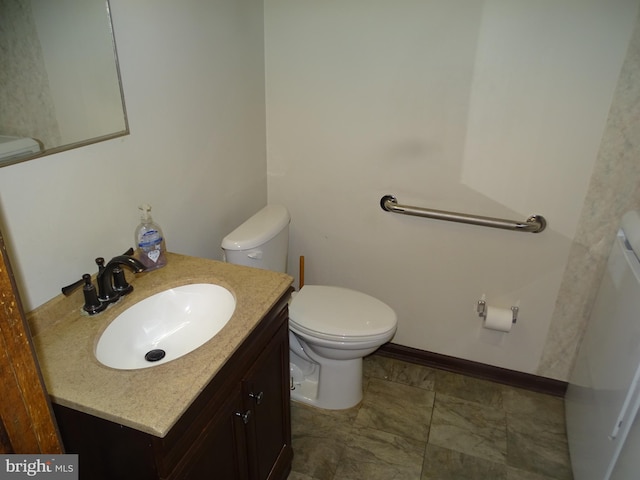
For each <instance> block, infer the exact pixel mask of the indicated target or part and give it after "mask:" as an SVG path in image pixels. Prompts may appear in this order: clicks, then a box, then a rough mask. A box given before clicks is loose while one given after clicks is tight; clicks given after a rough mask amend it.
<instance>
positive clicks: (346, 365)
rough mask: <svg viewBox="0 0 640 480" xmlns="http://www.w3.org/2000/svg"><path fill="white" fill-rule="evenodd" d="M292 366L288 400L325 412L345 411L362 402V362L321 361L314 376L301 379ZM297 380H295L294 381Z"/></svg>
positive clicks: (293, 365)
mask: <svg viewBox="0 0 640 480" xmlns="http://www.w3.org/2000/svg"><path fill="white" fill-rule="evenodd" d="M298 371H299V369H298V368H297V367H296V366H295V364H293V363H292V364H291V372H292V373H293V375H292V377H291V378H292V381H291V387H292V388H291V400H293V401H298V402H301V403H306V404H307V405H312V406H314V407H317V408H323V409H326V410H344V409H347V408H352V407H355V406H356V405H358V404H359V403H360V402H361V401H362V358H355V359H351V360H332V359H323V362H322V364H320V365H318V366H317V369H316V371H315V372H314V375H308V376H305V377H304V378H300V377H299V376H298V375H297V374H296V373H297V372H298ZM296 377H298V378H296Z"/></svg>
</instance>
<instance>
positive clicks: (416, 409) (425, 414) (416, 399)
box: [355, 378, 434, 442]
mask: <svg viewBox="0 0 640 480" xmlns="http://www.w3.org/2000/svg"><path fill="white" fill-rule="evenodd" d="M433 399H434V393H433V392H430V391H428V390H423V389H421V388H417V387H411V386H408V385H402V384H399V383H395V382H389V381H384V380H380V379H377V378H371V379H369V382H368V386H367V390H366V392H365V394H364V398H363V401H362V406H361V407H360V411H359V412H358V416H357V417H356V421H355V425H356V426H357V427H359V428H364V427H369V428H374V429H376V430H381V431H383V432H388V433H392V434H395V435H400V436H403V437H407V438H413V439H415V440H419V441H423V442H426V441H427V435H428V433H429V423H430V419H431V409H432V405H433Z"/></svg>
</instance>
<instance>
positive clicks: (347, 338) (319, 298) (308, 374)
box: [289, 285, 397, 410]
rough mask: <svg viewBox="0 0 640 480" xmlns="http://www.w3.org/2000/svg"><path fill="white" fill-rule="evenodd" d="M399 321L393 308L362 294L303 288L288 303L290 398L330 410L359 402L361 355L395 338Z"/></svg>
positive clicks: (314, 286) (332, 288)
mask: <svg viewBox="0 0 640 480" xmlns="http://www.w3.org/2000/svg"><path fill="white" fill-rule="evenodd" d="M396 324H397V321H396V314H395V312H394V311H393V310H392V309H391V308H390V307H389V306H387V305H386V304H384V303H383V302H381V301H380V300H378V299H376V298H374V297H371V296H369V295H366V294H364V293H361V292H358V291H355V290H350V289H347V288H341V287H333V286H322V285H305V286H304V287H302V289H301V290H300V291H299V292H298V293H297V294H296V295H295V296H294V297H293V300H292V301H291V304H290V306H289V330H290V333H291V335H290V338H291V336H293V341H290V345H293V346H292V347H290V350H291V352H293V353H294V354H295V355H290V367H291V372H292V385H291V388H292V390H291V397H292V398H293V399H294V400H298V401H301V402H304V403H307V404H311V405H314V406H316V407H319V408H325V409H329V410H340V409H345V408H351V407H353V406H355V405H357V404H358V403H360V401H361V400H362V359H363V357H365V356H367V355H369V354H371V353H373V352H374V351H375V350H377V349H378V348H379V347H380V346H381V345H382V344H383V343H386V342H388V341H389V340H391V338H392V337H393V335H394V333H395V331H396ZM296 344H297V345H296ZM298 345H299V347H298ZM300 348H301V351H300ZM301 352H302V353H301ZM301 360H302V361H301ZM310 365H311V366H312V367H313V366H314V365H315V367H316V368H310ZM299 372H301V373H302V376H300V375H299ZM296 374H298V375H296Z"/></svg>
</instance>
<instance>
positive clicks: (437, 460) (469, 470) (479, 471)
mask: <svg viewBox="0 0 640 480" xmlns="http://www.w3.org/2000/svg"><path fill="white" fill-rule="evenodd" d="M506 475H507V474H506V466H505V465H502V464H499V463H495V462H491V461H489V460H485V459H482V458H477V457H473V456H469V455H465V454H464V453H461V452H457V451H455V450H450V449H448V448H442V447H438V446H436V445H432V444H428V445H427V448H426V452H425V456H424V465H423V468H422V477H421V480H507V476H506Z"/></svg>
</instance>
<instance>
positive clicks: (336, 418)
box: [288, 355, 572, 480]
mask: <svg viewBox="0 0 640 480" xmlns="http://www.w3.org/2000/svg"><path fill="white" fill-rule="evenodd" d="M364 376H365V378H364V398H363V401H362V403H361V404H360V405H358V406H357V407H354V408H352V409H349V410H342V411H332V412H331V411H323V410H319V409H315V408H312V407H308V406H305V405H303V404H300V403H292V431H293V441H292V444H293V450H294V459H293V468H292V472H291V474H290V475H289V479H288V480H476V479H477V480H571V479H572V474H571V466H570V461H569V453H568V449H567V440H566V434H565V427H564V407H563V401H562V399H560V398H557V397H553V396H548V395H543V394H539V393H534V392H530V391H527V390H522V389H519V388H513V387H508V386H504V385H500V384H495V383H492V382H488V381H485V380H479V379H475V378H471V377H467V376H463V375H459V374H454V373H449V372H444V371H441V370H436V369H432V368H428V367H422V366H419V365H414V364H411V363H406V362H401V361H398V360H393V359H390V358H387V357H383V356H380V355H372V356H370V357H367V358H366V359H365V364H364Z"/></svg>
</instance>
